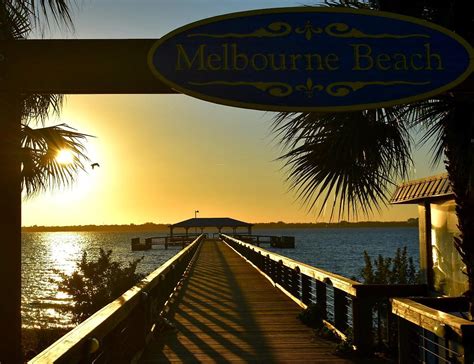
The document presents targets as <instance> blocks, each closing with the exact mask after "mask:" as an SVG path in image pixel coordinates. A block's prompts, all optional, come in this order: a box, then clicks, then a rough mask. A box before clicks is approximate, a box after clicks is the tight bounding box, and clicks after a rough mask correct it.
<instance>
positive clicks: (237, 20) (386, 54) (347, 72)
mask: <svg viewBox="0 0 474 364" xmlns="http://www.w3.org/2000/svg"><path fill="white" fill-rule="evenodd" d="M473 58H474V57H473V51H472V48H471V46H470V45H469V44H468V43H467V42H466V41H465V40H464V39H462V38H461V37H459V36H458V35H456V34H454V33H452V32H450V31H448V30H447V29H444V28H442V27H440V26H438V25H435V24H431V23H428V22H426V21H423V20H421V19H416V18H411V17H406V16H401V15H398V14H392V13H386V12H379V11H370V10H355V9H348V8H326V7H298V8H278V9H266V10H256V11H249V12H242V13H234V14H227V15H223V16H218V17H213V18H208V19H205V20H202V21H199V22H196V23H192V24H189V25H186V26H184V27H181V28H179V29H177V30H175V31H173V32H171V33H169V34H167V35H166V36H165V37H163V38H161V39H159V40H158V41H157V42H156V43H155V44H154V46H153V47H152V48H151V50H150V52H149V55H148V64H149V67H150V68H151V70H152V72H153V73H154V74H155V75H156V77H158V78H159V79H160V80H161V81H163V82H165V83H166V84H168V85H169V86H170V87H172V88H173V89H175V90H177V91H179V92H182V93H184V94H188V95H190V96H193V97H197V98H200V99H203V100H207V101H211V102H215V103H219V104H224V105H230V106H236V107H243V108H251V109H260V110H270V111H323V112H327V111H350V110H363V109H368V108H378V107H385V106H392V105H396V104H403V103H410V102H413V101H416V100H420V99H424V98H429V97H431V96H434V95H436V94H439V93H442V92H444V91H446V90H448V89H450V88H452V87H454V86H456V85H457V84H459V83H461V82H462V81H463V80H464V79H465V78H466V77H467V76H469V74H470V73H471V72H472V70H473Z"/></svg>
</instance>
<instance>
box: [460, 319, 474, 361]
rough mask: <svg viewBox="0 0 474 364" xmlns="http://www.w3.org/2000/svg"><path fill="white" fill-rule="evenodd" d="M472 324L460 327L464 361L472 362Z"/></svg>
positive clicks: (473, 329) (473, 347)
mask: <svg viewBox="0 0 474 364" xmlns="http://www.w3.org/2000/svg"><path fill="white" fill-rule="evenodd" d="M473 342H474V326H467V325H465V326H464V327H463V329H462V343H463V347H464V363H466V364H467V363H474V345H472V343H473Z"/></svg>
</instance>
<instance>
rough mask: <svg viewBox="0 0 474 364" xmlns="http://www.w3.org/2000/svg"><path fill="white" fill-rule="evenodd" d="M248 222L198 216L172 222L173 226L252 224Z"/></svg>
mask: <svg viewBox="0 0 474 364" xmlns="http://www.w3.org/2000/svg"><path fill="white" fill-rule="evenodd" d="M252 225H253V224H250V223H248V222H244V221H239V220H235V219H231V218H230V217H198V218H195V219H188V220H184V221H181V222H177V223H176V224H171V225H170V226H172V227H220V228H223V227H240V226H245V227H248V226H252Z"/></svg>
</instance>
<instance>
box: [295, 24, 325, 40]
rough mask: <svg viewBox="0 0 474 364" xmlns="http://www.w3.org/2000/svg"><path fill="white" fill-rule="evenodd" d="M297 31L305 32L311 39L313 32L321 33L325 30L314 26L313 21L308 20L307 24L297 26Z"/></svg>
mask: <svg viewBox="0 0 474 364" xmlns="http://www.w3.org/2000/svg"><path fill="white" fill-rule="evenodd" d="M295 32H296V33H297V34H304V36H305V38H306V39H307V40H311V39H312V38H313V34H321V33H322V32H323V30H322V29H321V28H315V27H313V24H311V21H309V20H308V21H307V22H306V24H305V25H304V27H302V28H301V27H298V28H296V29H295Z"/></svg>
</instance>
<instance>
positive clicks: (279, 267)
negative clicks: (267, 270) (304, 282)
mask: <svg viewBox="0 0 474 364" xmlns="http://www.w3.org/2000/svg"><path fill="white" fill-rule="evenodd" d="M283 269H284V267H283V262H282V261H281V260H279V261H278V262H276V281H275V282H276V283H278V284H280V285H281V286H284V283H283V274H284V271H283Z"/></svg>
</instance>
